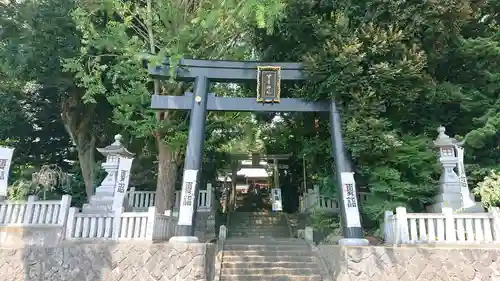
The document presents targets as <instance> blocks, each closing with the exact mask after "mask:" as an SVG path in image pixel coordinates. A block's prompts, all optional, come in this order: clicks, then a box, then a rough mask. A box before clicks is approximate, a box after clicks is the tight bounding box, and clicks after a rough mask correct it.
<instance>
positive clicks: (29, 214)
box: [23, 195, 38, 224]
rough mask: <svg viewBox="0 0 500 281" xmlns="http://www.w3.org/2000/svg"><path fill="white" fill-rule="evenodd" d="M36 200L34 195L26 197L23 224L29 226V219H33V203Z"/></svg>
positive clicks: (36, 197)
mask: <svg viewBox="0 0 500 281" xmlns="http://www.w3.org/2000/svg"><path fill="white" fill-rule="evenodd" d="M37 199H38V196H36V195H30V196H28V201H26V213H25V214H24V218H23V223H24V224H30V223H31V219H32V218H33V207H34V205H35V201H36V200H37Z"/></svg>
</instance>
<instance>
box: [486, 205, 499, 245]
mask: <svg viewBox="0 0 500 281" xmlns="http://www.w3.org/2000/svg"><path fill="white" fill-rule="evenodd" d="M488 212H489V213H490V214H491V216H492V219H491V222H492V224H493V227H492V228H493V229H492V230H493V241H494V242H496V243H500V208H498V207H490V209H489V210H488Z"/></svg>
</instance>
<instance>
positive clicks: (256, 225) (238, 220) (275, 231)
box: [229, 212, 291, 238]
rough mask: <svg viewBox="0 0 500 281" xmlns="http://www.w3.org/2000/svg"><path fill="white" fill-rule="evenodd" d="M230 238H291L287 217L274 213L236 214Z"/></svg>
mask: <svg viewBox="0 0 500 281" xmlns="http://www.w3.org/2000/svg"><path fill="white" fill-rule="evenodd" d="M229 237H250V238H257V237H274V238H290V237H291V233H290V229H289V227H288V222H287V221H286V217H285V215H284V214H282V213H272V212H234V213H232V214H231V219H230V225H229Z"/></svg>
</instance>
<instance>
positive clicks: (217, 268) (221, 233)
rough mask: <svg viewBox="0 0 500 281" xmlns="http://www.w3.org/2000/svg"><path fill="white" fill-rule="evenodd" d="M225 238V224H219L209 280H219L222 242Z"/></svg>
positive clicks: (222, 255)
mask: <svg viewBox="0 0 500 281" xmlns="http://www.w3.org/2000/svg"><path fill="white" fill-rule="evenodd" d="M226 239H227V227H226V226H225V225H221V226H220V228H219V237H218V238H217V245H216V248H215V265H214V272H213V274H212V275H213V276H210V277H211V278H210V280H213V281H219V280H220V274H221V271H222V262H223V260H224V244H225V243H226Z"/></svg>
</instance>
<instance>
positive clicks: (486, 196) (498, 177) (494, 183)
mask: <svg viewBox="0 0 500 281" xmlns="http://www.w3.org/2000/svg"><path fill="white" fill-rule="evenodd" d="M474 194H476V195H479V196H481V202H482V203H483V204H484V206H485V207H496V206H498V205H500V172H498V171H496V172H495V171H491V172H490V175H488V176H487V177H485V178H484V180H483V181H482V182H480V183H479V184H478V185H477V187H476V188H474Z"/></svg>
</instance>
